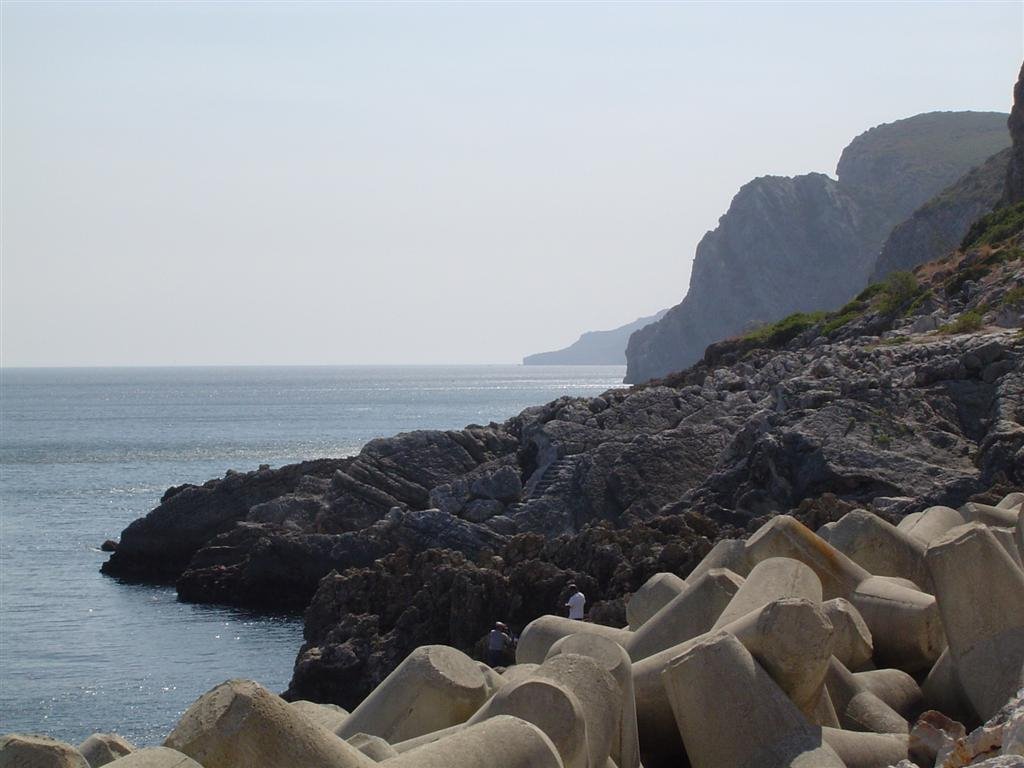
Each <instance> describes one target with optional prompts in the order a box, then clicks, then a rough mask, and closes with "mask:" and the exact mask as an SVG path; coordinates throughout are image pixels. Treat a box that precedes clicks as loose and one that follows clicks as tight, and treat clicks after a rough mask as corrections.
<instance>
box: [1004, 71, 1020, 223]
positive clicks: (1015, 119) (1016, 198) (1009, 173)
mask: <svg viewBox="0 0 1024 768" xmlns="http://www.w3.org/2000/svg"><path fill="white" fill-rule="evenodd" d="M1007 125H1008V126H1009V128H1010V136H1011V137H1012V138H1013V154H1012V155H1011V157H1010V165H1009V167H1008V168H1007V170H1006V193H1005V196H1004V202H1005V203H1007V204H1013V203H1019V202H1021V201H1022V200H1024V65H1021V68H1020V76H1019V77H1018V78H1017V84H1016V85H1015V86H1014V88H1013V110H1012V111H1011V112H1010V119H1009V120H1008V121H1007Z"/></svg>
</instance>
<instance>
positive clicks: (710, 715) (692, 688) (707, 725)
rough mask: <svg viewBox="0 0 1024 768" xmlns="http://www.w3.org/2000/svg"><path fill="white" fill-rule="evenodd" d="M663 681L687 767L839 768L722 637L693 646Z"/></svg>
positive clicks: (814, 733)
mask: <svg viewBox="0 0 1024 768" xmlns="http://www.w3.org/2000/svg"><path fill="white" fill-rule="evenodd" d="M663 678H664V684H665V688H666V690H667V692H668V696H669V699H670V701H671V702H672V711H673V712H674V714H675V720H676V723H677V724H678V727H679V733H680V734H681V735H682V739H683V744H684V745H685V746H686V754H687V755H688V756H689V758H690V763H691V765H692V766H693V768H845V766H844V765H843V762H842V760H840V759H839V756H838V755H837V754H836V753H835V751H834V750H833V749H832V748H831V747H829V746H828V745H827V744H825V743H824V741H823V739H822V732H821V728H818V727H816V726H812V725H811V724H810V723H809V722H808V721H807V718H805V717H804V715H803V714H802V713H801V712H800V710H798V709H797V708H796V707H795V706H794V705H793V702H791V701H790V700H789V699H788V698H787V696H786V694H785V693H783V692H782V690H781V689H780V688H779V687H778V685H776V684H775V681H773V680H772V678H771V677H770V676H769V675H768V673H767V672H765V671H764V670H763V669H762V668H761V667H760V665H758V663H757V662H756V661H755V660H754V657H753V656H751V655H750V652H749V651H747V649H746V648H744V647H743V644H742V643H740V641H739V640H737V639H736V638H735V637H733V636H732V635H731V634H729V633H728V632H718V633H714V634H712V635H711V636H709V637H707V638H705V639H702V640H699V641H697V642H695V643H694V644H693V645H692V646H691V647H690V648H689V649H688V650H686V651H684V652H683V653H681V654H680V655H678V656H677V657H676V658H674V659H673V660H672V661H671V662H670V663H669V665H668V667H667V668H666V669H665V671H664V673H663Z"/></svg>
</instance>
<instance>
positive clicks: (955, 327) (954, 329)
mask: <svg viewBox="0 0 1024 768" xmlns="http://www.w3.org/2000/svg"><path fill="white" fill-rule="evenodd" d="M981 324H982V317H981V312H978V311H976V310H971V311H970V312H964V313H963V314H962V315H960V317H958V318H957V319H956V320H954V321H953V322H952V323H946V324H945V325H944V326H942V327H941V328H939V333H942V334H952V333H973V332H974V331H977V330H979V329H980V328H981Z"/></svg>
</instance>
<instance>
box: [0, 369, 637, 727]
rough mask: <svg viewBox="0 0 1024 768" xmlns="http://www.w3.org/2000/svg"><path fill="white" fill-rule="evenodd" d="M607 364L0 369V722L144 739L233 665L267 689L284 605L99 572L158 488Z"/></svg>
mask: <svg viewBox="0 0 1024 768" xmlns="http://www.w3.org/2000/svg"><path fill="white" fill-rule="evenodd" d="M624 373H625V369H624V367H623V366H567V367H560V366H529V367H524V366H515V365H508V366H506V365H496V366H416V367H301V368H300V367H268V368H260V367H231V368H213V367H209V368H107V369H99V368H78V369H53V368H49V369H10V368H7V369H0V733H7V732H11V731H20V732H35V733H46V734H48V735H50V736H53V737H56V738H58V739H62V740H65V741H68V742H71V743H78V742H80V741H82V740H83V739H85V738H86V737H87V736H88V735H89V734H91V733H94V732H97V731H99V732H116V733H119V734H121V735H122V736H124V737H126V738H127V739H129V740H130V741H132V742H134V743H135V744H137V745H139V746H147V745H156V744H159V743H160V742H161V741H162V740H163V739H164V738H165V737H166V735H167V734H168V733H169V731H170V729H171V728H172V727H173V725H174V723H175V722H176V721H177V719H178V717H179V716H180V715H181V714H182V713H183V712H184V711H185V709H186V708H187V707H188V706H189V704H191V703H192V702H193V701H194V700H195V699H196V698H197V697H198V696H200V695H201V694H202V693H204V692H205V691H207V690H209V689H210V688H212V687H213V686H214V685H216V684H218V683H220V682H222V681H223V680H226V679H228V678H232V677H245V678H250V679H254V680H257V681H259V682H260V683H262V684H263V685H264V686H266V687H267V688H269V689H270V690H273V691H278V692H280V691H283V690H284V689H285V688H286V687H287V685H288V681H289V679H290V677H291V671H292V665H293V664H294V661H295V656H296V653H297V652H298V650H299V646H300V645H301V644H302V619H301V617H300V616H274V615H266V614H256V613H252V612H248V611H243V610H236V609H232V608H226V607H217V606H205V605H190V604H186V603H181V602H178V600H177V598H176V595H175V591H174V588H173V587H166V586H147V585H130V584H124V583H119V582H118V581H116V580H114V579H111V578H108V577H105V576H102V575H101V574H100V572H99V568H100V565H101V564H102V563H103V561H104V559H105V558H106V555H105V554H104V553H102V552H101V551H100V550H99V547H100V545H101V543H102V542H103V541H104V540H105V539H116V538H118V537H119V535H120V532H121V531H122V529H124V527H125V526H127V525H128V524H129V523H130V522H131V521H132V520H134V519H135V518H137V517H141V516H142V515H145V514H146V513H147V512H148V511H149V510H150V509H152V508H153V507H154V506H156V505H157V503H158V502H159V499H160V496H161V495H162V493H163V492H164V490H165V489H166V488H168V487H169V486H171V485H179V484H181V483H185V482H191V483H201V482H203V481H205V480H208V479H210V478H213V477H222V476H223V475H224V473H225V472H226V471H227V470H228V469H234V470H239V471H244V470H251V469H256V468H257V467H258V466H259V465H260V464H270V465H272V466H280V465H283V464H288V463H292V462H296V461H300V460H303V459H312V458H318V457H324V456H331V457H340V456H346V455H351V454H353V453H356V452H358V451H359V448H360V447H361V446H362V445H363V444H365V443H366V442H367V441H368V440H370V439H372V438H375V437H384V436H388V435H392V434H395V433H398V432H404V431H409V430H414V429H452V428H459V427H462V426H465V425H466V424H470V423H477V424H486V423H488V422H490V421H501V420H504V419H506V418H508V417H510V416H513V415H515V414H516V413H518V412H519V411H521V410H522V409H523V408H526V407H528V406H531V405H537V404H540V403H544V402H547V401H550V400H553V399H555V398H557V397H561V396H564V395H595V394H598V393H600V392H602V391H604V390H606V389H609V388H612V387H615V386H619V383H620V382H621V381H622V377H623V375H624Z"/></svg>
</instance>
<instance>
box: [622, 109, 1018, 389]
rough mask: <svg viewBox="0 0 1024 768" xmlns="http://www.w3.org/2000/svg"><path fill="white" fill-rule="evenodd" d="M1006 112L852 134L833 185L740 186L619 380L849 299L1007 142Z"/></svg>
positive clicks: (819, 180)
mask: <svg viewBox="0 0 1024 768" xmlns="http://www.w3.org/2000/svg"><path fill="white" fill-rule="evenodd" d="M1004 119H1005V116H1004V115H1002V114H999V113H995V112H936V113H929V114H924V115H918V116H916V117H911V118H908V119H906V120H899V121H897V122H894V123H889V124H886V125H880V126H878V127H876V128H872V129H871V130H869V131H867V132H866V133H864V134H861V135H860V136H858V137H857V138H856V139H854V140H853V142H851V144H850V145H849V146H848V147H847V148H846V149H845V150H844V151H843V153H842V156H841V157H840V160H839V165H838V168H837V174H838V181H833V180H831V179H829V178H828V177H826V176H824V175H821V174H808V175H806V176H798V177H795V178H780V177H763V178H760V179H755V180H754V181H752V182H750V183H748V184H746V185H744V186H743V187H742V188H741V189H740V191H739V192H738V193H737V195H736V197H735V198H734V199H733V201H732V204H731V205H730V207H729V210H728V211H727V212H726V214H725V215H724V216H723V217H722V218H721V219H720V220H719V225H718V227H717V228H716V229H715V230H713V231H712V232H709V233H708V234H707V235H705V236H704V238H703V239H702V240H701V242H700V243H699V244H698V246H697V252H696V256H695V258H694V262H693V271H692V273H691V275H690V288H689V291H688V293H687V295H686V297H685V298H684V299H683V301H682V303H680V304H678V305H677V306H675V307H673V308H672V309H670V310H669V311H668V313H667V314H666V315H665V317H664V318H662V320H660V321H659V322H657V323H653V324H651V325H648V326H647V327H645V328H643V329H641V330H639V331H637V332H636V333H634V334H633V335H632V336H631V337H630V340H629V345H628V346H627V350H626V357H627V372H626V382H627V383H638V382H643V381H647V380H649V379H652V378H656V377H659V376H664V375H666V374H668V373H670V372H672V371H678V370H682V369H683V368H685V367H687V366H689V365H691V364H693V363H694V362H696V361H697V360H699V359H700V357H701V355H702V354H703V353H704V349H705V347H707V346H708V345H709V344H712V343H713V342H715V341H718V340H719V339H722V338H725V337H727V336H731V335H733V334H736V333H740V332H742V331H744V330H746V329H749V328H750V327H751V326H754V325H757V324H761V323H766V322H773V321H775V320H778V319H780V318H782V317H784V316H786V315H788V314H790V313H792V312H801V311H803V312H807V311H812V310H823V309H832V308H834V307H836V306H839V305H840V304H842V303H843V302H845V301H847V300H848V299H850V298H851V297H852V296H853V295H854V294H856V293H857V292H858V291H860V290H861V289H862V288H864V286H865V285H867V282H868V277H869V275H870V274H871V271H872V267H873V265H874V262H875V259H876V257H877V255H878V252H879V249H880V248H881V247H882V243H883V242H884V240H885V238H886V237H887V236H888V235H889V233H890V232H891V231H892V228H893V227H894V226H895V225H896V224H898V223H900V222H901V221H903V220H904V219H906V218H907V217H908V216H910V214H911V213H913V212H914V210H915V209H917V208H918V207H919V206H921V205H923V204H924V203H925V202H927V201H928V200H930V199H931V198H932V197H934V196H935V195H936V194H938V193H939V192H940V191H941V190H943V189H945V188H946V187H948V186H949V185H950V184H952V183H953V182H955V181H956V180H957V179H959V178H960V177H961V176H963V175H964V174H965V173H966V172H967V171H969V170H970V169H971V168H973V167H974V166H977V165H979V164H980V163H982V162H984V161H985V160H986V159H987V158H989V157H991V156H992V155H993V154H995V153H996V152H999V151H1000V150H1002V149H1004V148H1005V147H1006V146H1007V145H1008V144H1009V141H1010V138H1009V136H1008V134H1007V133H1006V130H1005V126H1004V122H1003V121H1004ZM938 253H941V251H937V252H933V253H932V255H931V256H930V257H929V258H934V256H936V255H938Z"/></svg>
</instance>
